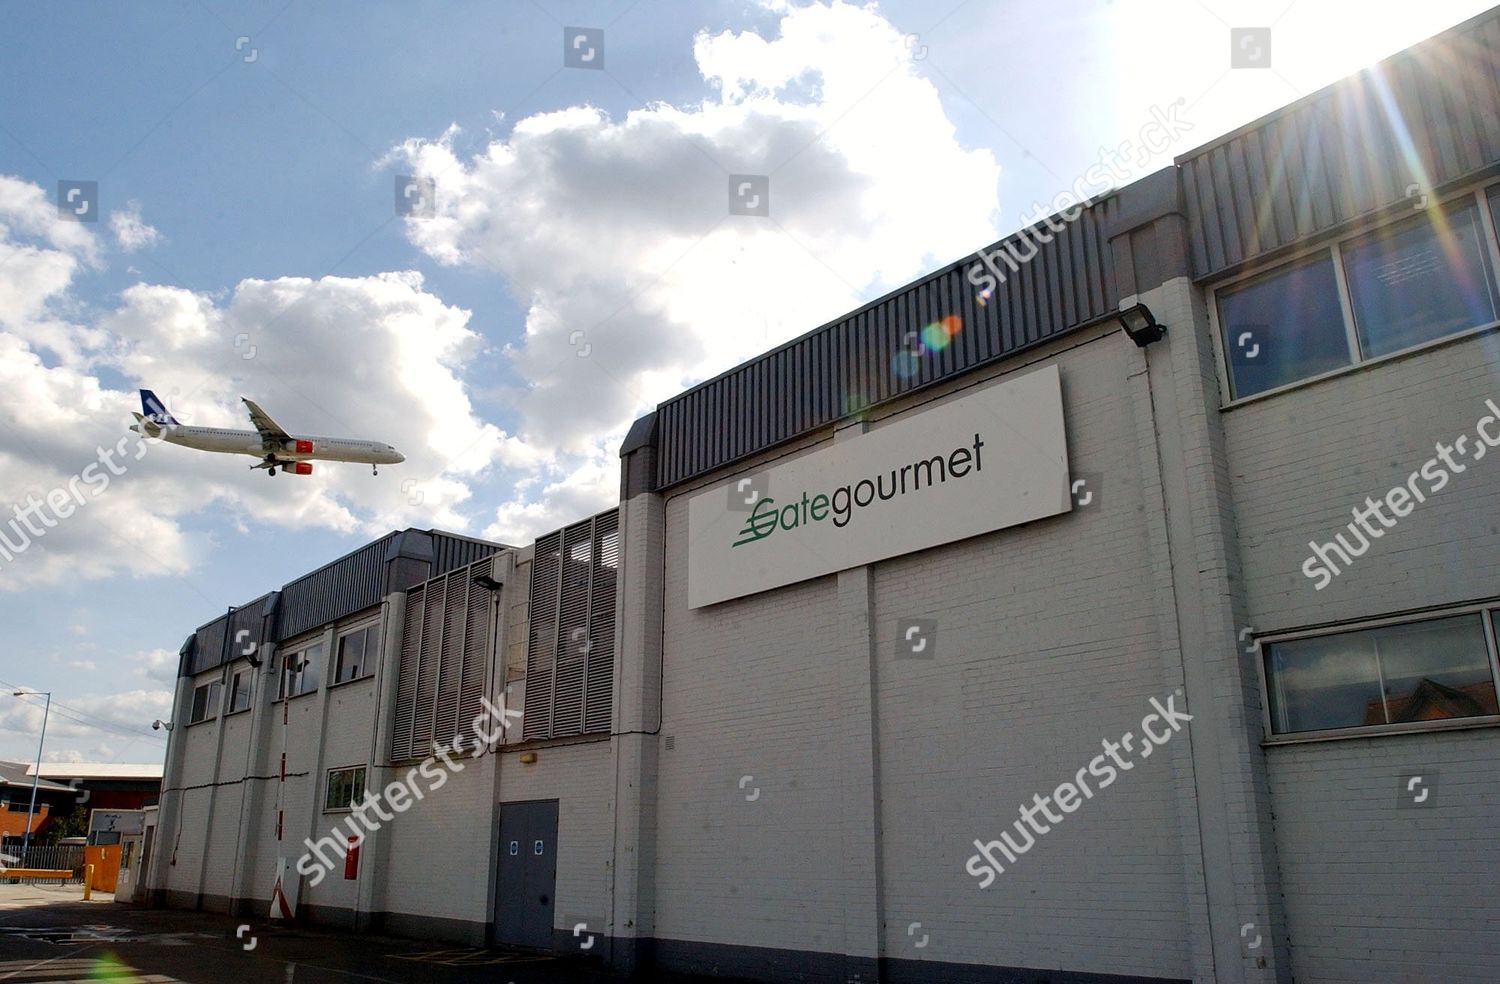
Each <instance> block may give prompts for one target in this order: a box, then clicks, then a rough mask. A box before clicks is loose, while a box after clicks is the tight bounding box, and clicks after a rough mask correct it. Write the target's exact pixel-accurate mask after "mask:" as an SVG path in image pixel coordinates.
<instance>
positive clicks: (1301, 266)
mask: <svg viewBox="0 0 1500 984" xmlns="http://www.w3.org/2000/svg"><path fill="white" fill-rule="evenodd" d="M1480 204H1481V203H1480V200H1479V196H1478V195H1477V194H1476V195H1469V196H1467V197H1465V198H1460V199H1458V200H1457V201H1455V202H1452V203H1450V204H1448V205H1446V206H1444V207H1442V208H1434V209H1431V210H1428V211H1425V212H1423V213H1422V214H1420V215H1417V216H1415V217H1413V218H1410V219H1407V220H1405V221H1402V222H1397V223H1394V224H1390V225H1387V226H1384V227H1382V228H1380V229H1376V230H1374V231H1373V232H1369V233H1366V234H1364V235H1362V236H1359V237H1356V238H1353V239H1350V240H1347V241H1345V242H1343V243H1340V244H1338V245H1337V246H1334V247H1331V248H1328V249H1324V250H1322V251H1320V252H1318V253H1316V254H1314V255H1313V256H1310V257H1307V258H1305V259H1303V260H1300V261H1297V262H1295V263H1292V264H1290V265H1287V266H1284V267H1281V268H1278V269H1276V270H1272V271H1271V272H1269V273H1266V274H1264V275H1261V276H1258V277H1254V278H1252V279H1250V280H1248V281H1245V282H1243V283H1236V284H1232V285H1230V286H1227V287H1224V288H1222V289H1220V290H1219V291H1218V292H1217V294H1216V300H1217V309H1218V316H1219V331H1220V340H1221V344H1222V347H1223V350H1224V361H1225V367H1226V369H1227V371H1228V377H1229V392H1230V397H1231V399H1236V400H1238V399H1243V398H1244V397H1247V396H1254V395H1255V394H1256V393H1262V392H1265V391H1266V390H1270V389H1275V388H1276V387H1279V386H1286V385H1288V384H1290V383H1295V382H1297V381H1298V380H1302V379H1308V378H1310V377H1313V376H1318V375H1321V374H1323V373H1326V372H1332V371H1334V370H1337V369H1340V368H1343V367H1345V366H1350V365H1357V364H1358V363H1360V362H1362V361H1364V360H1367V359H1376V358H1380V357H1381V356H1386V355H1390V354H1391V353H1393V352H1399V351H1401V350H1403V349H1408V348H1412V347H1414V346H1417V345H1422V344H1425V343H1427V342H1431V341H1435V340H1437V339H1441V338H1444V337H1446V336H1449V335H1455V334H1458V333H1460V332H1464V331H1468V330H1469V329H1472V328H1479V327H1482V326H1484V325H1491V324H1494V323H1495V322H1496V321H1497V320H1500V294H1497V291H1496V287H1495V280H1494V275H1493V270H1492V267H1491V262H1490V256H1491V250H1492V249H1493V247H1494V244H1493V243H1492V242H1491V241H1490V234H1489V233H1488V232H1487V231H1486V228H1485V225H1484V218H1483V213H1482V211H1481V209H1480ZM1488 205H1489V208H1490V210H1491V214H1492V216H1496V217H1500V185H1497V186H1496V187H1495V189H1494V190H1492V192H1491V193H1490V194H1489V195H1488ZM1343 298H1347V312H1348V313H1347V314H1346V313H1345V312H1346V304H1345V302H1344V300H1343Z"/></svg>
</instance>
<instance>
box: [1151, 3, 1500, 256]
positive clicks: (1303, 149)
mask: <svg viewBox="0 0 1500 984" xmlns="http://www.w3.org/2000/svg"><path fill="white" fill-rule="evenodd" d="M1497 103H1500V12H1497V11H1491V12H1489V13H1486V14H1484V15H1481V16H1480V17H1477V18H1475V19H1473V20H1470V21H1468V22H1466V23H1464V24H1461V25H1459V26H1458V27H1456V28H1454V29H1452V30H1451V31H1448V32H1446V33H1444V34H1441V35H1439V36H1438V37H1435V38H1433V39H1432V40H1430V41H1427V42H1425V43H1423V44H1420V45H1418V46H1416V47H1415V48H1412V49H1409V50H1407V51H1404V52H1402V53H1401V54H1399V55H1395V56H1393V57H1391V58H1388V59H1386V60H1385V61H1383V62H1381V63H1380V64H1378V65H1376V66H1374V67H1373V68H1371V69H1369V70H1368V71H1366V72H1363V73H1361V74H1359V75H1357V76H1355V77H1353V78H1351V79H1346V80H1344V81H1342V82H1339V83H1336V84H1335V85H1332V86H1330V87H1328V88H1327V89H1324V90H1322V91H1319V92H1316V93H1314V94H1313V95H1311V96H1309V97H1308V98H1307V99H1304V100H1301V101H1299V102H1297V103H1294V104H1293V105H1291V106H1289V107H1287V109H1285V110H1283V111H1281V112H1279V113H1276V114H1274V115H1273V116H1272V117H1271V118H1269V119H1267V120H1265V121H1263V122H1260V123H1257V124H1255V125H1254V126H1253V127H1252V128H1249V129H1247V130H1245V131H1243V132H1239V133H1235V134H1231V135H1229V136H1228V137H1226V138H1225V139H1223V140H1220V141H1216V142H1214V143H1211V144H1209V145H1208V146H1206V147H1204V148H1202V149H1201V150H1197V151H1194V152H1193V153H1192V154H1190V155H1185V156H1183V157H1180V158H1178V161H1177V163H1178V164H1179V165H1180V166H1181V168H1182V182H1183V197H1184V202H1185V207H1186V209H1187V214H1188V220H1189V221H1188V226H1189V228H1190V230H1191V231H1190V237H1191V242H1192V257H1193V272H1194V275H1195V276H1196V277H1198V278H1205V277H1211V276H1214V275H1216V274H1219V273H1222V272H1224V271H1226V270H1228V269H1230V268H1231V267H1234V266H1236V265H1238V264H1241V263H1245V262H1246V261H1249V260H1253V259H1255V258H1257V257H1259V256H1262V255H1264V254H1266V253H1268V252H1271V251H1273V250H1276V249H1279V248H1281V247H1285V246H1290V245H1292V244H1294V243H1296V242H1298V241H1300V240H1305V239H1307V238H1309V237H1312V236H1316V235H1318V234H1319V233H1323V232H1327V231H1329V230H1333V229H1335V228H1337V227H1338V226H1340V225H1342V224H1344V223H1346V222H1349V221H1351V220H1353V219H1357V218H1359V217H1361V216H1365V215H1368V214H1370V213H1372V212H1377V211H1379V210H1381V209H1383V208H1387V207H1390V206H1394V205H1399V204H1403V203H1406V202H1410V201H1412V200H1413V193H1414V191H1422V190H1425V189H1429V188H1441V187H1442V186H1443V185H1445V184H1447V183H1449V182H1454V181H1458V180H1460V179H1462V178H1464V177H1466V176H1469V175H1473V174H1474V173H1475V172H1477V171H1481V170H1483V169H1485V168H1489V167H1492V166H1494V165H1495V164H1496V163H1497V162H1500V117H1497V116H1496V115H1495V112H1494V107H1495V105H1496V104H1497ZM1413 185H1417V186H1419V187H1418V188H1416V189H1414V188H1413V187H1412V186H1413Z"/></svg>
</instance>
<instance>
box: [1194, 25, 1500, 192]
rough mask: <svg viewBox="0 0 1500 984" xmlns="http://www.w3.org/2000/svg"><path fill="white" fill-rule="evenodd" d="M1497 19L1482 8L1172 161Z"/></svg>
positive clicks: (1222, 142)
mask: <svg viewBox="0 0 1500 984" xmlns="http://www.w3.org/2000/svg"><path fill="white" fill-rule="evenodd" d="M1496 19H1500V6H1497V7H1491V8H1490V9H1489V10H1485V11H1482V12H1480V13H1478V14H1475V15H1474V16H1473V17H1470V18H1468V19H1466V20H1462V21H1459V22H1458V23H1457V24H1453V25H1450V26H1449V27H1445V28H1443V29H1442V30H1441V31H1438V32H1437V33H1436V34H1431V35H1429V36H1427V37H1425V38H1423V39H1422V40H1420V41H1416V42H1413V43H1412V44H1409V45H1406V46H1405V47H1403V48H1401V49H1400V50H1398V51H1393V52H1391V53H1390V54H1388V55H1386V56H1385V57H1383V58H1379V59H1377V60H1375V61H1373V62H1370V64H1368V65H1366V66H1364V67H1363V68H1360V69H1357V70H1356V71H1354V72H1351V73H1350V74H1348V75H1344V76H1341V77H1340V78H1337V79H1335V80H1334V81H1332V82H1330V83H1328V84H1327V85H1325V86H1323V87H1322V88H1320V89H1314V90H1313V91H1312V92H1309V93H1308V94H1307V95H1305V96H1300V97H1298V98H1297V99H1295V100H1293V101H1292V102H1289V103H1286V104H1284V105H1281V106H1278V107H1276V108H1275V109H1273V110H1271V111H1270V112H1269V113H1266V114H1265V115H1263V116H1257V117H1256V118H1255V119H1253V120H1250V121H1249V122H1248V123H1243V124H1241V125H1240V126H1237V127H1235V128H1234V129H1233V130H1230V131H1228V132H1226V133H1222V134H1220V135H1219V136H1217V137H1214V138H1213V139H1212V140H1209V141H1208V142H1207V143H1204V144H1201V145H1200V146H1197V147H1194V148H1193V149H1192V150H1187V151H1183V152H1182V153H1181V154H1178V155H1177V156H1176V157H1174V158H1172V163H1173V164H1175V165H1177V166H1178V167H1181V166H1182V165H1183V164H1185V163H1187V162H1188V161H1193V160H1197V159H1198V158H1199V157H1202V156H1203V155H1204V154H1207V153H1210V152H1212V151H1214V150H1217V149H1218V148H1220V147H1223V146H1224V145H1225V144H1228V143H1230V142H1232V141H1234V140H1238V139H1239V138H1240V137H1243V136H1245V135H1246V134H1247V133H1253V132H1255V131H1257V130H1263V129H1265V128H1266V126H1267V125H1268V124H1271V123H1274V122H1275V121H1277V120H1279V119H1282V118H1283V117H1286V116H1290V115H1292V114H1293V113H1296V112H1298V111H1299V110H1301V109H1303V108H1305V107H1307V106H1309V105H1311V104H1313V103H1315V102H1317V101H1318V100H1320V99H1325V98H1327V97H1328V95H1329V94H1330V93H1331V92H1333V91H1334V90H1335V89H1338V88H1340V87H1342V86H1347V85H1349V84H1351V83H1352V82H1354V80H1356V79H1361V78H1365V77H1367V76H1369V75H1371V74H1372V73H1375V72H1377V71H1380V70H1383V69H1384V68H1386V67H1387V66H1390V65H1394V64H1398V63H1400V62H1402V61H1404V60H1406V59H1410V58H1417V57H1419V56H1420V55H1421V52H1422V49H1423V48H1425V47H1426V46H1427V45H1429V44H1431V43H1432V42H1434V41H1436V40H1437V39H1439V38H1443V37H1446V36H1448V35H1450V34H1461V33H1463V32H1464V31H1466V30H1468V29H1469V28H1471V27H1474V26H1475V25H1478V24H1483V23H1484V22H1486V21H1491V20H1496Z"/></svg>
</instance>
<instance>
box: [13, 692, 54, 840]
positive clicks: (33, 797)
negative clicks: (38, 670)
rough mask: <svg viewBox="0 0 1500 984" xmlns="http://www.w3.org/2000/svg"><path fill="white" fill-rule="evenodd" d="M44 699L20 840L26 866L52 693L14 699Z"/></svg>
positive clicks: (17, 693)
mask: <svg viewBox="0 0 1500 984" xmlns="http://www.w3.org/2000/svg"><path fill="white" fill-rule="evenodd" d="M28 695H30V696H34V697H46V698H47V703H46V704H45V705H43V707H42V736H41V737H40V738H38V739H37V742H36V772H35V773H33V774H32V776H31V805H30V806H29V807H27V808H26V833H25V835H24V836H23V837H22V838H21V864H22V865H25V864H26V849H27V848H28V847H30V846H31V821H32V818H33V817H34V816H35V815H36V787H37V784H38V783H39V782H41V779H42V745H43V744H44V743H45V742H46V741H47V715H48V714H50V713H51V712H52V691H50V690H17V691H16V692H15V694H14V696H16V697H25V696H28Z"/></svg>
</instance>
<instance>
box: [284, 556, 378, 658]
mask: <svg viewBox="0 0 1500 984" xmlns="http://www.w3.org/2000/svg"><path fill="white" fill-rule="evenodd" d="M400 535H401V534H399V533H391V534H388V535H386V536H383V537H381V538H380V539H379V540H376V541H375V542H374V543H371V544H369V545H368V546H365V547H362V548H360V549H359V550H356V551H354V553H352V554H349V555H348V556H347V557H344V558H342V559H340V560H337V561H335V562H333V563H332V564H329V565H327V566H326V567H321V568H319V569H318V570H315V571H313V572H312V573H311V574H305V575H303V576H302V577H300V578H298V579H297V580H295V581H292V582H291V583H290V584H288V585H287V586H286V587H284V588H282V589H281V607H280V609H279V610H278V612H277V617H276V622H277V624H276V638H277V640H278V641H280V640H281V639H289V638H291V637H292V636H295V635H298V634H300V633H303V632H306V631H307V630H309V629H315V628H317V627H318V626H320V625H327V624H328V623H329V622H334V621H337V620H338V619H340V618H343V617H344V616H346V615H352V614H353V613H355V612H357V611H360V610H361V609H365V608H369V607H370V606H371V605H378V604H380V599H381V598H383V597H385V548H386V545H387V544H388V543H389V542H390V541H391V539H392V538H393V537H396V536H400Z"/></svg>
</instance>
